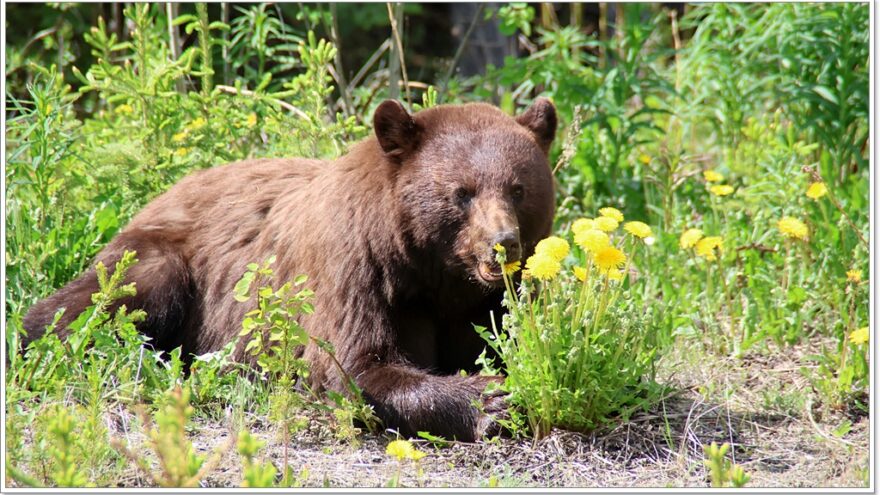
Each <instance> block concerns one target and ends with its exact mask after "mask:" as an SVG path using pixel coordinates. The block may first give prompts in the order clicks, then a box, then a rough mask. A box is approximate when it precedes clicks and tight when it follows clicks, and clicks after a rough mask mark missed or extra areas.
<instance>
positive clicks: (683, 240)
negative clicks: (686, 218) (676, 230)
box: [678, 229, 703, 249]
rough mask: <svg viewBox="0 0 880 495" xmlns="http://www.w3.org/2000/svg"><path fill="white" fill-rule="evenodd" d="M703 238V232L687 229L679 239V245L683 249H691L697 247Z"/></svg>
mask: <svg viewBox="0 0 880 495" xmlns="http://www.w3.org/2000/svg"><path fill="white" fill-rule="evenodd" d="M702 238H703V231H702V230H700V229H687V230H685V231H684V233H683V234H681V237H680V238H679V239H678V245H679V246H681V248H682V249H690V248H692V247H694V246H696V245H697V242H698V241H699V240H700V239H702Z"/></svg>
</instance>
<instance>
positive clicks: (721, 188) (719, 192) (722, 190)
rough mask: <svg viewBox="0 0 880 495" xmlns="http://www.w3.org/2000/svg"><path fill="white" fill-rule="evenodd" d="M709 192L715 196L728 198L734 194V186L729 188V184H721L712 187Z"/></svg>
mask: <svg viewBox="0 0 880 495" xmlns="http://www.w3.org/2000/svg"><path fill="white" fill-rule="evenodd" d="M709 192H711V193H712V194H714V195H715V196H728V195H730V194H733V186H728V185H727V184H719V185H717V186H712V187H710V188H709Z"/></svg>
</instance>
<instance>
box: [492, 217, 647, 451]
mask: <svg viewBox="0 0 880 495" xmlns="http://www.w3.org/2000/svg"><path fill="white" fill-rule="evenodd" d="M599 213H600V215H599V216H598V217H596V218H595V219H591V218H580V219H577V220H576V221H574V222H573V223H572V225H571V228H570V232H568V233H565V234H567V235H563V234H560V235H559V236H553V237H548V238H546V239H544V240H542V241H541V242H539V243H538V244H537V246H536V247H535V253H534V254H533V255H531V256H530V257H529V258H528V259H527V260H526V262H525V265H524V268H525V270H524V271H523V274H522V281H521V283H520V284H519V285H518V286H517V284H516V283H515V280H514V276H513V274H511V273H508V272H507V271H506V270H505V271H504V284H505V287H506V292H505V302H504V304H505V305H506V306H507V308H508V313H507V314H506V315H505V316H504V317H503V320H502V322H501V327H502V329H503V330H502V329H499V328H498V325H497V322H495V323H494V324H493V327H492V328H491V329H483V330H481V335H482V336H483V338H484V339H485V340H486V342H487V343H488V344H489V346H490V347H491V348H492V349H493V350H494V351H495V352H496V353H497V354H498V356H500V358H501V359H502V360H503V362H504V364H505V370H506V375H507V376H506V379H505V382H504V385H503V389H504V390H505V391H506V392H508V393H509V401H510V402H511V404H513V405H514V406H517V407H515V408H514V409H513V411H514V412H513V413H512V419H511V420H512V421H513V423H514V424H518V425H528V427H529V428H530V429H531V430H532V433H533V434H534V435H535V436H536V437H537V438H540V437H542V436H544V435H546V434H547V433H549V432H550V429H551V428H553V427H562V428H567V429H572V430H578V431H589V430H593V429H596V428H600V427H603V426H608V425H610V424H612V423H614V422H615V421H617V420H620V419H625V418H626V416H627V414H629V413H630V412H633V411H635V410H636V409H638V408H639V407H647V406H648V405H650V404H651V403H652V400H653V399H654V398H656V397H657V395H656V394H657V392H659V386H658V385H656V383H654V382H653V380H651V376H650V375H651V370H652V363H653V361H654V359H655V357H656V348H655V345H654V344H652V342H653V341H652V339H653V333H652V332H651V331H650V323H649V322H648V318H647V315H646V314H645V313H646V312H645V310H644V309H643V308H632V307H631V305H632V304H633V303H632V300H631V298H629V297H628V294H627V292H626V290H625V287H626V286H627V277H626V275H627V274H628V273H636V272H635V270H632V272H631V268H632V267H633V259H634V258H635V257H636V256H637V254H638V252H639V249H645V247H646V246H648V245H650V241H649V240H653V237H652V236H653V231H652V230H651V227H650V226H649V225H648V224H646V223H644V222H640V221H630V222H627V223H625V224H624V227H623V230H624V231H625V233H618V234H614V231H615V230H616V229H617V228H618V226H619V225H620V224H621V223H622V222H623V221H624V216H623V213H621V212H620V211H619V210H617V209H616V208H611V207H605V208H602V209H600V210H599ZM568 236H570V237H568ZM565 237H568V239H571V240H573V241H574V242H573V244H572V243H570V242H569V241H568V240H566V238H565ZM496 251H497V260H498V262H499V263H501V264H502V265H505V264H506V262H507V260H506V253H505V250H504V248H503V247H502V246H496ZM632 280H637V278H633V279H632ZM631 283H632V282H631ZM483 364H484V366H487V367H489V368H490V371H492V369H491V366H492V363H490V362H488V360H483Z"/></svg>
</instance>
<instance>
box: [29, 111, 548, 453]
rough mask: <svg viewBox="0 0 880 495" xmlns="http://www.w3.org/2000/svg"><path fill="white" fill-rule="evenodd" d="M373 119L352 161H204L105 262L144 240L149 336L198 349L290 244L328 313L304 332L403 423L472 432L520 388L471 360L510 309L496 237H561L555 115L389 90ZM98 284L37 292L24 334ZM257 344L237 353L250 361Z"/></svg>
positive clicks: (519, 244)
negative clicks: (415, 98)
mask: <svg viewBox="0 0 880 495" xmlns="http://www.w3.org/2000/svg"><path fill="white" fill-rule="evenodd" d="M373 122H374V128H375V136H374V137H370V138H367V139H365V140H363V141H361V142H359V143H357V144H355V145H354V146H353V147H352V148H351V150H350V151H349V153H348V154H346V155H344V156H342V157H340V158H338V159H337V160H335V161H321V160H308V159H267V160H246V161H242V162H237V163H232V164H229V165H226V166H221V167H216V168H212V169H208V170H203V171H199V172H196V173H194V174H192V175H190V176H188V177H186V178H185V179H183V180H182V181H180V182H179V183H178V184H176V185H175V186H173V187H172V188H171V189H169V190H168V191H167V192H166V193H164V194H162V195H161V196H159V197H157V198H156V199H154V200H153V201H152V202H151V203H149V204H148V205H147V206H146V207H145V208H144V209H143V211H141V212H140V213H139V214H138V215H137V216H135V217H134V219H133V220H132V221H131V223H129V225H128V226H126V228H125V229H124V230H123V231H122V232H120V233H119V235H117V236H116V237H115V238H114V239H113V240H112V241H111V242H110V243H109V244H108V245H107V246H106V247H105V248H104V249H103V250H102V251H101V252H100V253H99V254H98V256H97V257H96V260H95V261H96V262H97V261H101V262H103V263H104V264H105V265H107V266H108V267H112V266H113V264H114V263H115V262H116V261H117V260H118V259H119V258H120V257H121V255H122V253H123V252H124V251H125V250H134V251H136V252H137V257H138V259H139V260H140V261H139V262H138V263H137V264H136V265H135V266H134V267H133V268H132V269H131V270H130V272H129V273H128V274H127V282H134V283H135V284H136V288H137V295H136V296H134V297H132V298H129V299H128V300H123V301H121V303H124V304H126V305H127V306H128V307H129V308H130V309H131V308H141V309H143V310H145V311H146V313H147V315H148V318H147V320H146V321H144V322H143V323H142V324H141V327H140V330H141V331H142V332H143V333H145V334H146V335H148V336H149V337H151V339H152V343H153V345H155V346H156V347H157V348H159V349H163V350H170V349H173V348H175V347H177V346H182V351H183V354H184V355H191V354H202V353H206V352H211V351H215V350H218V349H219V348H221V347H222V346H224V345H225V344H227V343H228V342H231V341H232V340H233V339H235V338H236V337H237V335H238V333H239V331H240V329H241V324H242V319H243V317H244V314H245V313H246V312H247V311H249V310H250V309H252V307H251V306H252V305H249V304H243V303H240V302H237V301H236V300H235V299H234V298H233V287H234V285H235V283H236V282H237V281H238V280H239V279H240V277H241V276H242V274H243V273H244V270H245V265H247V264H248V263H250V262H260V261H262V260H265V259H267V258H268V257H269V256H270V255H273V254H274V255H276V257H277V261H276V263H275V265H274V269H275V274H276V277H277V280H280V281H284V280H291V279H293V278H294V277H295V276H297V275H298V274H307V275H308V276H309V285H310V287H311V288H313V289H314V291H315V305H314V306H315V313H314V314H313V315H311V316H308V317H306V318H305V319H304V320H303V326H304V327H305V328H306V329H307V330H308V331H309V332H310V333H311V334H312V335H314V336H316V337H319V338H322V339H326V340H328V341H330V342H331V343H332V344H333V345H334V347H335V349H336V357H337V359H338V360H339V361H340V363H341V364H342V366H343V367H344V369H345V370H346V371H347V372H348V374H349V375H350V376H352V377H353V378H354V379H355V380H356V382H357V384H358V385H359V386H360V387H361V389H362V390H363V392H364V396H365V398H366V399H367V401H368V402H369V403H370V404H372V405H373V406H374V408H375V410H376V413H377V415H378V416H379V418H380V419H382V420H383V422H384V424H385V426H386V427H389V428H397V429H399V431H400V432H401V433H402V434H404V435H414V434H415V433H417V432H419V431H429V432H431V433H433V434H436V435H442V436H444V437H446V438H457V439H458V440H461V441H473V440H475V439H476V438H478V437H479V436H481V434H482V433H483V432H484V431H485V428H486V427H487V426H488V425H489V424H491V420H490V419H489V418H491V414H492V413H493V412H500V411H501V409H502V408H503V397H498V396H497V395H496V394H484V392H485V387H486V385H487V384H488V383H489V382H490V381H492V380H497V377H487V376H478V375H467V376H465V375H463V374H461V373H460V370H467V371H470V372H473V371H474V368H475V366H474V361H475V359H476V358H477V356H478V355H479V354H480V352H481V350H482V349H483V348H484V346H483V343H482V342H481V340H480V338H479V336H478V335H477V334H476V333H475V331H474V330H473V327H472V324H474V323H477V324H483V325H486V324H487V323H488V321H489V313H490V311H492V310H494V311H495V315H496V316H498V315H500V313H501V311H502V308H501V305H500V301H501V297H502V290H503V288H502V287H503V283H502V279H501V273H500V272H501V270H500V268H499V266H498V265H497V263H495V261H494V252H493V246H494V245H496V244H501V245H503V246H505V247H506V248H507V256H508V259H509V260H516V259H520V258H524V257H526V256H528V255H529V254H530V253H532V252H533V250H534V247H535V244H536V243H537V242H538V241H539V240H540V239H542V238H544V237H545V236H547V235H548V234H549V232H550V229H551V224H552V220H553V208H554V193H553V184H552V177H551V172H550V167H549V165H548V161H547V152H548V149H549V147H550V144H551V142H552V141H553V138H554V134H555V131H556V111H555V109H554V107H553V105H552V103H550V102H549V101H548V100H546V99H538V100H536V101H535V103H534V104H533V105H532V106H531V107H530V108H529V109H528V110H527V111H525V112H524V113H522V114H521V115H519V116H518V117H516V118H515V119H514V118H511V117H509V116H508V115H506V114H504V113H503V112H502V111H501V110H499V109H498V108H495V107H493V106H491V105H488V104H481V103H472V104H466V105H461V106H452V105H442V106H438V107H435V108H430V109H426V110H422V111H420V112H418V113H415V114H413V115H410V114H409V113H408V112H407V111H406V110H405V109H404V107H403V106H402V105H401V104H400V103H398V102H396V101H385V102H383V103H382V104H381V105H380V106H379V107H378V108H377V110H376V112H375V115H374V121H373ZM97 289H98V286H97V279H96V275H95V270H94V268H91V269H89V270H88V271H86V272H85V273H84V274H83V275H81V276H80V277H79V278H77V279H75V280H73V281H72V282H70V283H69V284H68V285H67V286H65V287H64V288H62V289H60V290H59V291H58V292H56V293H55V294H54V295H52V296H50V297H48V298H47V299H45V300H43V301H41V302H39V303H37V304H36V305H35V306H34V307H33V308H31V310H30V311H29V312H28V313H27V315H26V316H25V319H24V326H25V329H26V331H27V333H28V335H27V337H26V338H25V339H24V340H25V344H26V343H27V341H30V340H33V339H35V338H37V337H39V336H40V335H42V334H43V333H44V332H45V328H46V326H47V325H49V324H50V322H51V321H52V319H53V315H54V314H55V313H56V311H57V310H58V309H60V308H66V312H65V313H64V315H63V317H62V318H61V321H60V324H59V326H58V328H59V329H63V328H65V327H66V326H67V325H68V324H69V323H70V322H71V321H72V320H73V319H74V318H75V317H76V316H77V315H78V314H79V313H80V312H81V311H82V310H83V309H85V308H86V307H87V306H89V305H90V304H91V300H90V296H91V294H92V293H93V292H96V291H97ZM61 333H62V334H63V330H62V332H61ZM241 344H242V343H241V342H240V343H239V347H238V349H237V351H236V359H239V360H243V361H247V360H248V357H247V356H246V355H245V353H244V352H243V349H244V346H243V345H241ZM303 355H304V357H305V358H306V359H307V360H308V362H309V364H310V367H311V376H310V380H312V382H313V385H314V386H315V387H316V388H318V389H321V388H329V389H333V390H341V389H342V388H343V381H342V378H343V377H341V376H340V373H339V372H338V371H337V370H336V369H335V368H334V366H333V364H332V361H331V360H330V358H329V356H328V355H327V354H326V353H325V352H324V351H322V350H319V349H318V348H317V347H316V346H310V347H306V348H305V349H304V350H303ZM475 400H476V401H478V400H482V401H483V404H484V406H485V407H483V408H478V407H475V406H474V404H475V403H478V402H476V401H475ZM480 409H482V411H481V410H480Z"/></svg>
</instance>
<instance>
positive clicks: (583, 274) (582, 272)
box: [574, 266, 587, 282]
mask: <svg viewBox="0 0 880 495" xmlns="http://www.w3.org/2000/svg"><path fill="white" fill-rule="evenodd" d="M574 276H575V278H577V279H578V280H580V281H581V282H586V281H587V269H586V268H584V267H582V266H576V267H574Z"/></svg>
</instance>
